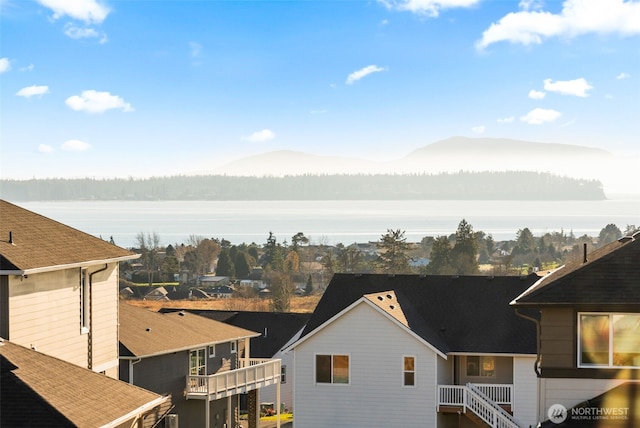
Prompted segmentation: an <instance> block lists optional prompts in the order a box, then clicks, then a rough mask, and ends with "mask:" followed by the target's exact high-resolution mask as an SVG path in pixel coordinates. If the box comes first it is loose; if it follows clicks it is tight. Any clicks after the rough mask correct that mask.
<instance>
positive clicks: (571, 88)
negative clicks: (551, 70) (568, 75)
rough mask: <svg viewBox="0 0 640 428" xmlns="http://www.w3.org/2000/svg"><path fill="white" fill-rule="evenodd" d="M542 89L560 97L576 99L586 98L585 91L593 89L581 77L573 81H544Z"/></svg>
mask: <svg viewBox="0 0 640 428" xmlns="http://www.w3.org/2000/svg"><path fill="white" fill-rule="evenodd" d="M544 89H546V90H547V91H549V92H559V93H561V94H562V95H575V96H576V97H588V96H589V94H587V91H588V90H589V89H593V86H591V85H590V84H589V83H588V82H587V81H586V80H585V79H583V78H582V77H581V78H579V79H574V80H558V81H556V82H553V81H552V80H551V79H545V80H544Z"/></svg>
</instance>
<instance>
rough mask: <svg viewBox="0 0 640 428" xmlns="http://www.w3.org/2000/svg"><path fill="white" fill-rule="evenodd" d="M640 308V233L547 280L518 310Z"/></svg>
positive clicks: (528, 294)
mask: <svg viewBox="0 0 640 428" xmlns="http://www.w3.org/2000/svg"><path fill="white" fill-rule="evenodd" d="M581 304H582V305H585V304H591V305H640V233H636V234H635V235H633V236H629V237H624V238H622V239H620V240H618V241H616V242H613V243H611V244H608V245H606V246H604V247H602V248H599V249H598V250H596V251H593V252H591V253H589V254H587V255H586V262H585V261H582V262H574V263H570V264H567V265H565V266H563V267H562V268H560V269H558V270H556V271H554V272H552V273H550V274H549V275H547V276H545V277H544V278H543V279H542V280H541V281H540V282H539V283H538V284H536V285H535V287H532V288H531V289H530V290H527V292H525V293H523V294H522V295H521V296H519V297H518V298H517V299H516V301H515V302H514V306H533V307H535V306H541V305H571V306H574V305H581Z"/></svg>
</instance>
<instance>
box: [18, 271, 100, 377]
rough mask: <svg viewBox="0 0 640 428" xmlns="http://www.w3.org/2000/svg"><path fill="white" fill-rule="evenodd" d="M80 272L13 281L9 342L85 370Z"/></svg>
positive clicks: (30, 276) (85, 336)
mask: <svg viewBox="0 0 640 428" xmlns="http://www.w3.org/2000/svg"><path fill="white" fill-rule="evenodd" d="M79 272H80V271H79V269H69V270H63V271H56V272H46V273H41V274H34V275H29V277H28V278H24V279H20V278H15V277H14V278H12V280H10V284H9V295H10V297H9V299H10V300H9V313H10V317H11V319H10V331H9V335H10V337H11V340H12V341H13V342H15V343H17V344H19V345H22V346H26V347H32V346H33V347H35V348H36V349H37V350H38V351H40V352H43V353H45V354H48V355H52V356H54V357H57V358H60V359H63V360H65V361H68V362H70V363H73V364H77V365H79V366H82V367H87V365H88V359H87V343H88V342H87V338H88V335H87V334H81V333H80V292H79V289H78V286H79V281H80V280H79Z"/></svg>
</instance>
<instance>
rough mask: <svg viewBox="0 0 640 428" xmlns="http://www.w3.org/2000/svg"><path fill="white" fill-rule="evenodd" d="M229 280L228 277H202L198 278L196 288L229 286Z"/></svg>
mask: <svg viewBox="0 0 640 428" xmlns="http://www.w3.org/2000/svg"><path fill="white" fill-rule="evenodd" d="M230 282H231V279H230V278H229V277H228V276H216V275H202V276H200V277H199V278H198V286H199V287H202V288H212V287H217V286H221V285H229V283H230Z"/></svg>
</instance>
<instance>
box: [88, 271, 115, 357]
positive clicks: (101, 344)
mask: <svg viewBox="0 0 640 428" xmlns="http://www.w3.org/2000/svg"><path fill="white" fill-rule="evenodd" d="M92 270H95V269H92ZM92 287H93V289H92V293H93V298H92V302H91V303H92V311H93V316H92V321H93V326H92V337H93V367H94V368H96V367H98V366H100V365H104V364H108V363H110V362H112V361H114V360H115V361H117V360H118V269H117V267H116V266H115V264H112V265H110V266H109V267H108V269H107V270H106V271H104V272H99V273H96V274H95V275H94V276H93V284H92Z"/></svg>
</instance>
